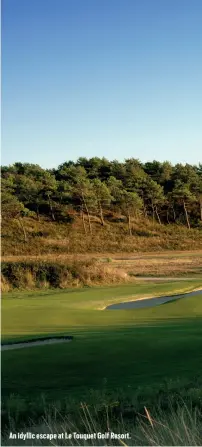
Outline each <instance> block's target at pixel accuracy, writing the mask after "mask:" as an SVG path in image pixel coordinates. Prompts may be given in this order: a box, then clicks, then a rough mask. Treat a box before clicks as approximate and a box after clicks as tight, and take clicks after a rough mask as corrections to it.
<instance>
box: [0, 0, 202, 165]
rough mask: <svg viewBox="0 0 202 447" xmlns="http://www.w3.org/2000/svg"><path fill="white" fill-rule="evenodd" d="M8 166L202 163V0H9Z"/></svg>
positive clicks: (5, 5) (5, 29) (5, 10)
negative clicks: (88, 160) (90, 160)
mask: <svg viewBox="0 0 202 447" xmlns="http://www.w3.org/2000/svg"><path fill="white" fill-rule="evenodd" d="M2 46H3V49H2V64H3V70H2V128H3V130H2V147H3V150H2V164H12V163H14V162H16V161H21V162H29V163H37V164H40V165H41V166H43V167H48V168H50V167H54V166H55V167H56V166H57V165H58V164H60V163H62V162H64V161H65V160H69V159H72V160H76V159H77V158H78V157H79V156H85V157H93V156H98V157H103V156H105V157H107V158H109V159H111V160H112V159H118V160H124V159H125V158H130V157H134V158H139V159H140V160H142V161H143V162H144V161H148V160H153V159H157V160H160V161H161V160H170V161H171V162H172V163H177V162H182V163H185V162H189V163H196V164H198V162H199V161H202V0H3V1H2Z"/></svg>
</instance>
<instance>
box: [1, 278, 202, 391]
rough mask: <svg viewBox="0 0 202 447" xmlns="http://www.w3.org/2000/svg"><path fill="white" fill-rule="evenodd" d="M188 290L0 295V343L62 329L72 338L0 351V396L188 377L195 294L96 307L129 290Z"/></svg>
mask: <svg viewBox="0 0 202 447" xmlns="http://www.w3.org/2000/svg"><path fill="white" fill-rule="evenodd" d="M193 287H194V285H193V282H191V283H190V282H185V283H184V284H183V285H182V284H180V285H179V284H176V283H172V284H171V283H169V284H152V285H151V284H149V285H148V284H142V285H133V286H132V285H128V286H124V287H110V288H109V287H108V288H94V289H83V290H79V291H76V290H74V291H73V290H70V291H58V292H54V291H52V292H46V293H45V292H44V293H20V292H18V293H15V294H10V293H9V294H7V295H5V296H3V299H2V339H3V342H6V341H9V340H10V341H11V340H13V339H18V340H19V339H25V338H29V337H30V338H33V337H34V336H36V337H38V336H39V335H44V334H48V335H50V334H58V335H61V334H69V335H73V336H74V340H73V341H72V342H71V343H68V344H60V345H52V346H51V345H49V346H40V347H34V348H25V349H21V350H16V351H14V350H12V351H4V352H2V385H3V386H2V395H3V396H8V395H9V394H10V393H17V394H20V395H27V394H29V396H30V398H31V397H32V396H33V397H34V396H37V395H39V394H40V393H41V392H44V393H45V394H46V395H48V396H50V397H51V398H56V397H57V398H59V397H61V398H62V397H64V395H67V394H68V393H71V394H72V395H78V394H81V393H82V392H84V391H85V390H86V389H89V387H91V388H95V389H98V388H101V387H102V384H103V381H107V386H108V387H109V388H114V387H120V386H126V387H128V386H130V387H133V388H135V387H137V386H140V385H152V384H153V383H155V382H160V381H162V380H164V378H168V379H174V378H177V377H181V378H186V379H187V378H188V377H192V376H193V374H197V373H198V371H200V368H201V366H202V350H201V349H200V348H201V340H202V325H201V323H202V300H201V296H196V297H187V298H184V299H183V301H181V300H179V301H173V302H171V303H168V304H166V305H163V306H159V307H156V308H153V309H152V308H150V309H139V310H132V311H131V310H130V311H128V310H127V311H120V310H119V311H101V310H99V309H100V308H101V307H103V305H108V304H109V303H112V302H118V301H126V299H127V297H129V299H135V297H134V296H133V295H135V296H136V298H137V297H140V296H152V295H153V296H154V295H162V294H171V293H179V291H182V289H184V290H191V289H193ZM195 287H199V283H195ZM188 358H190V359H191V361H187V359H188Z"/></svg>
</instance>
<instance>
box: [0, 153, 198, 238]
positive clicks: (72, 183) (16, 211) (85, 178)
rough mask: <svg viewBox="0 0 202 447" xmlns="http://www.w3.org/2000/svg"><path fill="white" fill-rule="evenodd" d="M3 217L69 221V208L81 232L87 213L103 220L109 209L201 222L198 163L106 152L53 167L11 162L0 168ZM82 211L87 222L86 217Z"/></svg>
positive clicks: (165, 220) (170, 220) (187, 222)
mask: <svg viewBox="0 0 202 447" xmlns="http://www.w3.org/2000/svg"><path fill="white" fill-rule="evenodd" d="M1 174H2V180H1V190H2V192H1V197H2V200H1V203H2V218H3V219H6V220H9V219H17V220H18V222H19V225H20V226H21V228H22V231H23V232H24V237H25V240H26V233H25V229H24V225H23V217H24V216H35V217H36V218H37V219H38V220H40V219H41V216H46V217H49V218H50V219H52V221H61V220H62V221H69V222H70V221H71V211H73V210H74V212H77V213H80V216H81V219H82V222H83V229H84V232H85V233H87V232H88V231H89V232H92V227H91V216H92V214H94V215H97V216H99V219H100V223H101V225H103V226H104V225H105V218H106V217H105V216H106V215H107V213H109V212H114V213H118V214H119V215H122V216H125V218H126V219H127V222H128V231H129V233H130V235H131V234H132V227H131V219H132V218H133V217H138V215H143V216H144V217H145V218H146V219H149V218H151V219H153V221H155V220H156V221H157V222H158V223H159V224H161V223H164V224H170V223H179V224H184V225H186V226H187V227H188V228H191V226H193V227H201V226H202V164H200V163H199V165H198V166H196V165H190V164H185V165H183V164H176V165H172V164H171V163H170V162H168V161H165V162H163V163H161V162H159V161H155V160H154V161H152V162H147V163H144V164H143V163H141V162H140V161H139V160H137V159H134V158H131V159H126V160H125V161H124V162H123V163H121V162H119V161H117V160H113V161H109V160H107V159H106V158H98V157H93V158H90V159H87V158H84V157H80V158H79V159H78V160H77V161H76V162H73V161H67V162H65V163H63V164H61V165H60V166H58V167H57V168H56V169H43V168H41V167H40V166H39V165H36V164H29V163H15V164H13V165H11V166H2V168H1ZM85 216H87V224H86V218H85Z"/></svg>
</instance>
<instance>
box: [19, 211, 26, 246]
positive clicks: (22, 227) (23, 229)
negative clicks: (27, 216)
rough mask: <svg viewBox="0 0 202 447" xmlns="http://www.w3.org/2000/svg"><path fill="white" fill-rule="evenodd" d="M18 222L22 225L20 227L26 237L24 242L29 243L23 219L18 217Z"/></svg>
mask: <svg viewBox="0 0 202 447" xmlns="http://www.w3.org/2000/svg"><path fill="white" fill-rule="evenodd" d="M18 222H19V224H20V227H21V229H22V232H23V235H24V242H27V233H26V230H25V227H24V224H23V221H22V219H21V217H18Z"/></svg>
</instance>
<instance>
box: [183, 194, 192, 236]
mask: <svg viewBox="0 0 202 447" xmlns="http://www.w3.org/2000/svg"><path fill="white" fill-rule="evenodd" d="M183 207H184V213H185V217H186V222H187V227H188V228H189V230H190V228H191V227H190V223H189V216H188V212H187V208H186V204H185V201H184V200H183Z"/></svg>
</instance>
